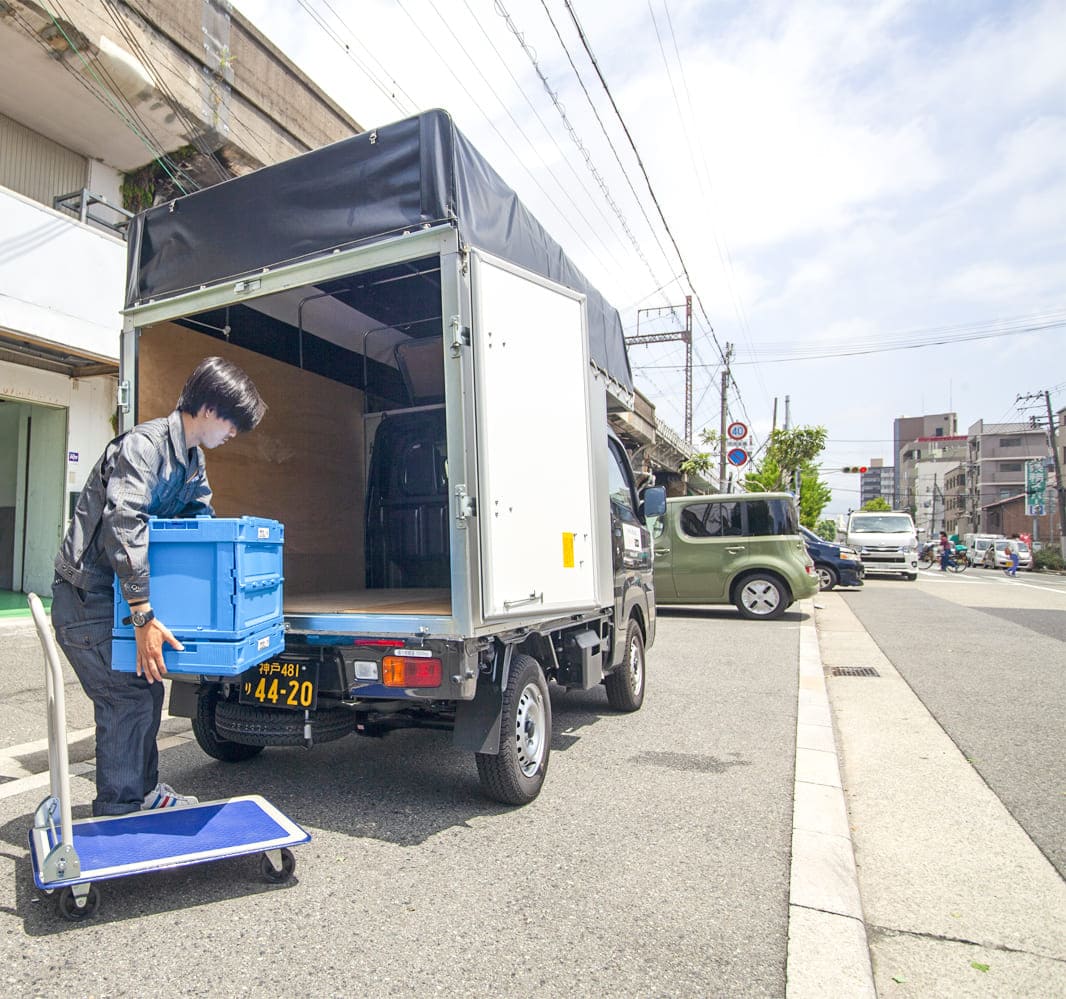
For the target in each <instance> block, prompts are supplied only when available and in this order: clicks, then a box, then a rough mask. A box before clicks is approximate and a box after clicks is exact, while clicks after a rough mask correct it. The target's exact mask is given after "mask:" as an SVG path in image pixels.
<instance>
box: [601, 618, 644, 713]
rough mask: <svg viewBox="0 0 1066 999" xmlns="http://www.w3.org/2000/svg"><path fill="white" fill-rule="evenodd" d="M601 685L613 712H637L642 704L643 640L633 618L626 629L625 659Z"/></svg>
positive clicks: (638, 626)
mask: <svg viewBox="0 0 1066 999" xmlns="http://www.w3.org/2000/svg"><path fill="white" fill-rule="evenodd" d="M603 685H604V686H605V687H606V688H607V703H608V704H610V706H611V707H612V708H614V709H615V711H639V710H640V706H641V705H642V704H643V703H644V639H643V638H642V637H641V634H640V625H638V624H637V622H636V621H634V620H633V618H630V619H629V626H628V627H627V628H626V654H625V659H624V660H622V665H621V666H619V667H618V669H616V670H615V671H614V672H613V673H611V674H610V675H609V676H608V677H607V679H606V680H604V681H603Z"/></svg>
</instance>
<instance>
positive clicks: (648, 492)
mask: <svg viewBox="0 0 1066 999" xmlns="http://www.w3.org/2000/svg"><path fill="white" fill-rule="evenodd" d="M640 505H641V513H642V514H643V517H644V520H647V519H648V518H649V517H661V516H662V515H663V514H664V513H666V490H665V489H664V488H663V487H662V486H652V487H651V488H650V489H645V490H644V495H643V496H642V497H641V503H640Z"/></svg>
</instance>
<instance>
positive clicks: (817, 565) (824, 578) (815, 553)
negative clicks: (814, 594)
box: [799, 525, 866, 590]
mask: <svg viewBox="0 0 1066 999" xmlns="http://www.w3.org/2000/svg"><path fill="white" fill-rule="evenodd" d="M799 532H800V537H802V538H803V542H804V544H805V545H806V546H807V554H808V555H810V557H811V558H812V559H813V560H814V569H815V571H816V572H817V573H818V589H820V590H831V589H832V588H833V587H834V586H862V581H863V577H864V576H865V575H866V567H865V566H864V565H863V564H862V558H861V557H860V556H859V553H858V552H857V551H855V549H854V548H848V547H847V545H838V544H836V542H834V541H826V540H825V538H820V537H818V535H817V534H815V533H814V531H809V530H807V528H806V527H803V526H802V525H800V529H799Z"/></svg>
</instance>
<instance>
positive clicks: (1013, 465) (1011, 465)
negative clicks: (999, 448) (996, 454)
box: [999, 461, 1022, 472]
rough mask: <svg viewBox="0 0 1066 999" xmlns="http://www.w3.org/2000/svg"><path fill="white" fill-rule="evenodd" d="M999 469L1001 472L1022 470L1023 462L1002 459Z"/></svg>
mask: <svg viewBox="0 0 1066 999" xmlns="http://www.w3.org/2000/svg"><path fill="white" fill-rule="evenodd" d="M999 470H1000V471H1001V472H1020V471H1021V470H1022V463H1021V462H1020V461H1001V462H1000V463H999Z"/></svg>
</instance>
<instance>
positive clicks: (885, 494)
mask: <svg viewBox="0 0 1066 999" xmlns="http://www.w3.org/2000/svg"><path fill="white" fill-rule="evenodd" d="M895 477H896V468H895V466H894V465H885V461H884V459H883V458H871V459H870V464H869V465H868V466H867V468H866V471H865V472H863V473H862V475H861V476H860V479H859V506H865V505H866V504H867V503H869V502H870V500H873V499H879V498H880V499H883V500H884V501H885V502H886V503H889V504H892V501H893V499H894V498H895V481H896V478H895ZM893 509H895V507H893Z"/></svg>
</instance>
